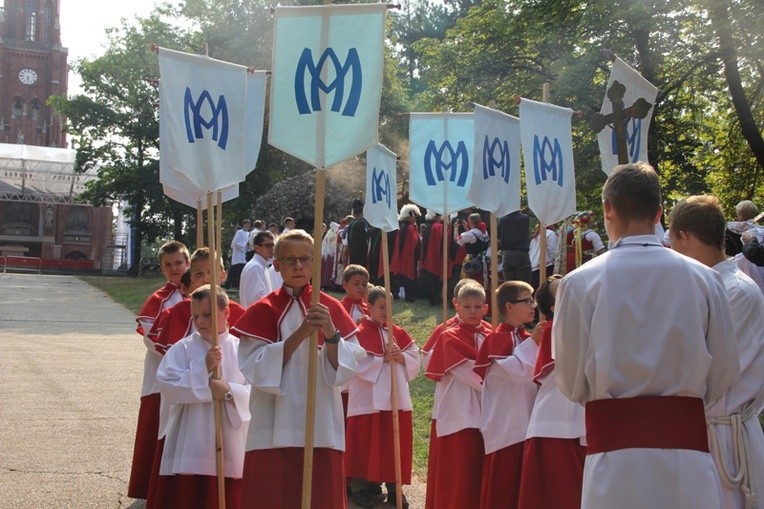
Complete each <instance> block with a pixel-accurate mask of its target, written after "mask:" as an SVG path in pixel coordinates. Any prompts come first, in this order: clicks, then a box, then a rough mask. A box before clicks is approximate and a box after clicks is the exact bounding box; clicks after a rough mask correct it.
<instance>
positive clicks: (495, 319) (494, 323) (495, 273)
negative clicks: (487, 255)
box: [490, 212, 502, 330]
mask: <svg viewBox="0 0 764 509" xmlns="http://www.w3.org/2000/svg"><path fill="white" fill-rule="evenodd" d="M490 223H491V238H490V241H491V328H492V329H493V330H496V327H498V326H499V316H500V314H501V312H502V310H500V309H496V308H497V307H498V305H499V303H498V301H497V295H496V289H497V288H498V287H499V240H498V239H497V235H498V232H499V226H498V221H497V220H496V214H495V213H493V212H491V219H490Z"/></svg>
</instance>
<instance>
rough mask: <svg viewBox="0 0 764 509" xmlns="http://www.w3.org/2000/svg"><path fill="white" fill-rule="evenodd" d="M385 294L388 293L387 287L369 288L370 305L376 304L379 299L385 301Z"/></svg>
mask: <svg viewBox="0 0 764 509" xmlns="http://www.w3.org/2000/svg"><path fill="white" fill-rule="evenodd" d="M385 293H386V292H385V287H384V286H373V285H372V286H370V287H369V296H368V301H369V305H372V304H374V303H375V302H377V301H378V300H379V299H384V298H385Z"/></svg>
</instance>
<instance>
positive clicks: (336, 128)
mask: <svg viewBox="0 0 764 509" xmlns="http://www.w3.org/2000/svg"><path fill="white" fill-rule="evenodd" d="M386 13H387V6H386V5H385V4H358V5H323V6H309V7H276V8H275V26H274V30H273V67H272V71H273V75H272V76H273V77H272V81H271V110H270V126H269V130H268V143H270V144H271V145H273V146H274V147H276V148H278V149H280V150H283V151H284V152H286V153H288V154H291V155H293V156H295V157H297V158H298V159H300V160H302V161H305V162H307V163H310V164H312V165H313V166H315V167H317V168H327V167H329V166H331V165H333V164H337V163H339V162H342V161H344V160H346V159H349V158H351V157H353V156H356V155H358V154H362V153H363V152H364V151H366V149H368V148H369V147H371V146H373V145H375V144H376V143H377V139H378V138H377V131H378V124H379V104H380V100H381V97H382V74H383V68H384V40H385V16H386Z"/></svg>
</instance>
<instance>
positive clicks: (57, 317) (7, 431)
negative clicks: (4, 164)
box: [0, 274, 145, 509]
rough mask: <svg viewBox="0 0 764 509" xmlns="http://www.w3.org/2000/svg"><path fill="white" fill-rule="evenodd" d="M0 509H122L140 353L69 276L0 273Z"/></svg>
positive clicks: (109, 308) (117, 310) (94, 296)
mask: <svg viewBox="0 0 764 509" xmlns="http://www.w3.org/2000/svg"><path fill="white" fill-rule="evenodd" d="M0 288H2V293H0V348H2V353H0V359H2V360H0V401H1V402H2V403H0V508H1V509H6V508H7V509H11V508H13V509H26V508H29V509H41V508H68V507H77V508H98V509H108V508H131V509H137V508H138V507H143V502H136V501H134V500H131V499H129V498H127V496H126V491H127V481H128V478H129V475H130V470H129V469H130V462H131V457H132V449H133V437H134V434H135V421H136V417H137V414H138V403H139V393H140V380H141V373H142V369H143V353H144V351H145V350H143V347H142V343H141V340H140V337H139V336H138V335H137V334H136V333H135V327H134V323H135V322H134V317H133V316H132V314H131V313H130V312H129V311H127V310H126V309H125V308H124V307H122V306H120V305H118V304H115V303H114V302H113V301H112V300H111V299H110V298H109V297H107V296H106V295H105V294H104V293H103V292H101V291H99V290H96V289H95V288H93V287H91V286H90V285H88V284H86V283H84V282H82V281H80V280H79V279H77V278H75V277H72V276H41V275H19V274H0Z"/></svg>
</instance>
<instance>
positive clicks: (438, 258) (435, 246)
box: [422, 222, 443, 279]
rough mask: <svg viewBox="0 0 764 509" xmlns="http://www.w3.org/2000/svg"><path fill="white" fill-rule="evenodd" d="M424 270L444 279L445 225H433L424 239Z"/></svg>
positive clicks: (438, 223) (439, 223)
mask: <svg viewBox="0 0 764 509" xmlns="http://www.w3.org/2000/svg"><path fill="white" fill-rule="evenodd" d="M422 269H423V270H426V271H427V272H429V273H430V274H434V275H436V276H438V279H443V223H441V222H436V223H432V225H431V226H430V229H429V232H428V233H427V236H426V238H424V239H422Z"/></svg>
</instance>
